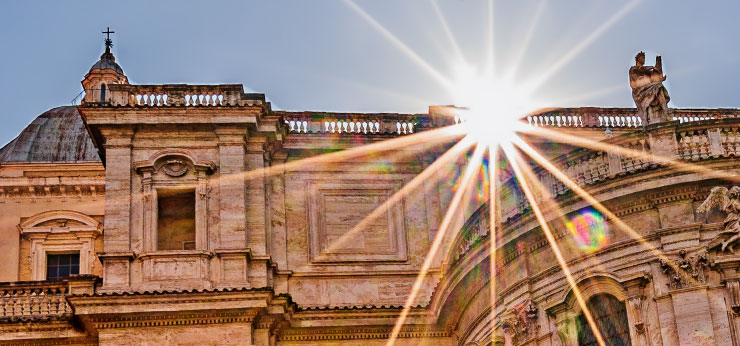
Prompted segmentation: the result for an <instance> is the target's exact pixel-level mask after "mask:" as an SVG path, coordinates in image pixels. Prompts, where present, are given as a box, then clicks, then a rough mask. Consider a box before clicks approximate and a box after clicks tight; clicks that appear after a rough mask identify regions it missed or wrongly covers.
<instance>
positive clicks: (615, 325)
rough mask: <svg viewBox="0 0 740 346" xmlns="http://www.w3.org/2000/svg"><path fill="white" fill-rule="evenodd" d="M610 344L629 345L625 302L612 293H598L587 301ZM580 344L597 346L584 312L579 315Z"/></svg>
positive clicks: (602, 333) (611, 345) (601, 331)
mask: <svg viewBox="0 0 740 346" xmlns="http://www.w3.org/2000/svg"><path fill="white" fill-rule="evenodd" d="M586 306H587V307H588V309H589V311H591V315H592V316H593V318H594V322H596V326H597V327H598V328H599V332H600V333H601V337H602V338H604V342H605V343H606V344H607V345H608V346H629V345H631V343H630V332H629V323H628V322H627V310H626V309H625V306H624V303H622V302H620V301H619V300H618V299H617V298H615V297H614V296H612V295H610V294H597V295H595V296H593V297H591V299H589V300H588V303H586ZM577 325H578V345H579V346H596V345H598V343H597V342H596V337H595V336H594V334H593V332H592V331H591V327H590V326H589V325H588V321H586V318H585V317H584V316H583V314H581V315H579V316H578V320H577Z"/></svg>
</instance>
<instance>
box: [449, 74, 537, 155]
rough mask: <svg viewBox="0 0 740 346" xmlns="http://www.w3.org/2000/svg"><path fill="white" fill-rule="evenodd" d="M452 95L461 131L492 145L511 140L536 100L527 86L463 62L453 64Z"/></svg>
mask: <svg viewBox="0 0 740 346" xmlns="http://www.w3.org/2000/svg"><path fill="white" fill-rule="evenodd" d="M452 96H453V99H454V102H455V104H456V105H458V106H459V108H457V109H456V110H455V111H456V113H457V115H458V116H459V117H460V119H461V121H462V126H463V127H464V129H465V133H466V134H467V135H469V136H470V137H471V138H472V139H473V140H474V141H476V142H477V143H479V144H484V145H487V146H489V147H492V148H495V147H498V146H499V145H501V144H504V143H510V142H512V141H513V140H514V136H516V134H517V133H518V132H521V131H522V130H523V129H524V126H525V124H524V123H523V122H522V121H521V120H522V118H524V117H525V116H527V115H528V114H531V113H532V112H534V111H535V110H536V109H537V104H538V103H536V102H535V100H534V99H533V98H532V97H531V90H529V89H528V88H526V87H524V86H522V85H517V84H516V83H514V82H513V81H511V80H510V79H501V78H497V77H496V76H494V75H493V73H490V72H486V71H483V72H480V71H479V69H477V68H475V67H473V66H470V65H466V64H460V65H459V66H457V67H456V68H455V78H454V81H453V88H452Z"/></svg>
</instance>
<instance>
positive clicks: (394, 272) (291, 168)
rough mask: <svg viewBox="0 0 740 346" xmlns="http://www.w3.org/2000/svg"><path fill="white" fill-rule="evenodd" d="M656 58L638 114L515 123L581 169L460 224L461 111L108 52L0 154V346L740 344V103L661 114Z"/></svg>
mask: <svg viewBox="0 0 740 346" xmlns="http://www.w3.org/2000/svg"><path fill="white" fill-rule="evenodd" d="M660 65H661V64H660V62H658V63H656V66H644V56H643V57H642V63H640V61H639V56H638V61H637V64H636V66H634V67H633V69H631V70H630V83H631V85H632V87H633V90H634V92H633V96H634V97H635V100H636V102H637V106H638V107H637V108H636V109H635V108H568V109H555V110H548V111H546V112H544V113H541V114H536V115H530V116H528V117H526V119H524V120H523V121H524V122H525V123H527V124H528V125H530V126H531V127H533V128H536V129H538V130H539V131H542V133H549V134H550V135H549V137H548V136H546V135H542V136H535V135H532V136H530V137H528V138H527V140H528V142H529V143H531V144H532V146H533V147H535V148H536V149H537V151H538V152H539V153H541V155H542V156H543V157H544V158H546V159H547V161H548V162H550V163H551V164H552V166H553V167H556V168H558V169H559V171H560V172H562V174H563V175H565V176H566V177H567V178H568V179H563V177H562V176H559V175H558V174H557V173H555V172H553V171H552V170H549V169H547V167H543V165H540V164H537V162H535V160H533V159H531V158H530V159H529V161H530V163H531V165H530V167H531V169H530V170H528V171H529V172H530V177H531V178H530V180H531V181H532V182H533V183H536V184H537V185H538V187H539V188H540V190H539V192H537V193H535V194H534V196H532V195H531V193H529V194H528V193H527V191H525V190H526V189H523V188H522V187H521V184H520V181H519V180H520V179H521V178H518V177H517V175H516V174H514V173H515V172H513V171H512V170H511V169H510V168H506V167H505V165H502V168H501V171H500V174H499V175H497V176H496V178H495V180H496V181H495V184H496V193H495V196H494V197H495V198H494V200H495V201H496V203H494V204H493V206H494V207H493V208H494V210H493V211H491V210H490V209H491V204H490V203H488V200H489V198H485V196H483V197H481V196H477V195H476V192H475V191H473V192H471V193H468V194H465V193H463V194H461V196H463V198H464V200H465V201H466V202H465V203H462V204H463V205H464V207H461V208H458V209H456V211H455V212H454V213H447V210H448V208H450V206H451V205H452V206H453V207H454V206H456V205H457V204H456V200H455V199H456V198H455V192H456V182H458V181H459V180H460V179H461V175H463V172H462V168H461V167H464V164H460V163H464V162H465V160H467V159H468V158H469V156H465V155H464V154H463V155H461V156H460V157H456V158H454V159H449V158H446V157H445V155H446V154H445V153H447V152H449V151H450V150H454V149H455V143H456V142H457V141H459V139H460V137H459V135H455V134H450V133H451V132H443V131H437V130H439V129H444V128H449V127H454V126H456V124H458V123H459V122H460V119H459V118H457V117H456V116H455V108H454V107H435V106H432V107H430V108H429V112H428V113H426V114H388V113H365V114H357V113H326V112H309V111H305V112H304V111H277V110H272V109H271V106H270V103H269V102H267V101H266V99H265V96H264V95H263V94H258V93H246V92H244V90H243V87H242V86H241V85H231V84H229V85H186V84H161V85H133V84H130V83H129V82H128V78H127V76H126V75H125V73H124V70H123V69H122V68H121V67H120V65H119V64H118V63H117V62H116V59H115V57H114V56H113V54H112V53H111V52H110V47H109V46H107V48H106V51H105V53H103V55H102V56H101V57H100V60H99V61H97V62H96V63H95V64H94V65H93V66H92V68H91V69H90V70H89V72H88V73H87V74H86V75H85V76H84V78H83V80H82V85H83V88H84V91H85V94H84V98H83V99H82V100H81V102H80V104H79V105H72V106H62V107H58V108H54V109H51V110H49V111H47V112H45V113H43V114H41V115H40V116H38V117H37V118H36V119H35V120H34V121H33V122H32V123H31V124H29V125H28V126H27V127H26V128H25V129H24V130H23V131H22V132H21V134H20V135H19V136H18V137H16V138H15V139H13V140H12V141H11V142H10V143H8V144H7V145H5V146H4V147H3V148H2V149H0V234H1V235H2V240H1V241H0V252H1V253H2V259H3V261H2V265H0V281H1V283H0V344H14V345H15V344H17V345H21V344H22V345H37V344H44V345H47V344H48V345H265V346H267V345H270V346H273V345H386V344H388V343H389V339H392V343H393V344H396V345H461V346H483V345H506V346H514V345H552V346H555V345H573V346H575V345H598V344H605V345H656V346H658V345H660V346H670V345H727V346H730V345H739V344H740V319H739V317H738V313H740V276H738V269H739V268H740V255H735V254H734V246H735V242H736V241H737V238H738V237H735V235H738V234H740V224H738V218H740V217H738V214H740V188H733V184H734V183H735V182H734V181H735V179H736V177H737V176H738V169H739V168H740V165H739V164H738V161H737V159H736V157H737V156H738V155H740V111H738V110H735V109H673V108H668V107H667V102H668V101H669V98H668V94H667V91H666V90H665V88H664V87H663V86H662V81H663V80H664V79H665V76H663V75H662V66H660ZM435 131H437V132H435ZM425 133H427V134H429V135H428V136H426V137H424V136H425ZM420 138H427V139H428V138H433V139H434V140H433V141H426V140H420ZM558 138H559V139H558ZM563 138H565V139H563ZM581 142H582V143H581ZM444 160H447V161H444ZM437 162H443V163H444V164H438V163H437ZM419 176H422V177H424V179H422V180H423V181H421V183H419V184H409V183H411V182H412V181H414V179H415V178H417V177H419ZM483 180H485V179H483ZM488 183H489V184H490V183H494V182H488ZM481 184H482V185H485V184H483V183H481ZM585 196H590V199H589V198H587V197H585ZM530 201H538V202H542V203H543V206H544V205H546V204H547V203H545V202H547V201H549V202H555V203H554V205H555V206H556V207H551V208H546V207H543V209H542V210H539V208H533V205H532V203H531V202H530ZM551 204H552V203H551ZM535 209H537V210H535ZM535 211H538V212H535ZM371 216H372V217H371ZM543 221H544V222H543ZM492 224H493V226H494V227H493V228H494V229H495V230H496V231H495V236H492V234H491V229H492V227H491V225H492ZM440 225H444V227H440ZM442 228H444V229H442ZM492 244H495V247H494V248H492ZM556 249H557V250H556ZM432 250H433V251H432ZM430 252H431V255H430V256H429V257H428V254H429V253H430ZM557 252H559V253H561V257H562V258H559V257H558V255H557ZM561 259H562V260H563V261H564V263H565V265H566V267H567V270H564V269H563V267H562V266H561V265H560V264H559V261H560V260H561ZM420 273H422V274H424V275H423V276H421V278H420V276H419V275H420ZM412 292H413V294H412ZM410 297H411V298H410ZM584 307H587V309H588V311H589V312H590V314H589V313H587V312H584V309H583V308H584ZM399 319H402V321H403V323H397V322H398V321H399ZM594 326H595V327H596V329H597V330H598V331H599V332H598V333H594V331H593V329H594V328H593V327H594Z"/></svg>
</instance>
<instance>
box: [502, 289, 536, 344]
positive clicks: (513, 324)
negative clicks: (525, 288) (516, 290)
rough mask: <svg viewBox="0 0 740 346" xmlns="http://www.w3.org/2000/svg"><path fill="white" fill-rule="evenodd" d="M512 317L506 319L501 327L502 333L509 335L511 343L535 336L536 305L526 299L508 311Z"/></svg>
mask: <svg viewBox="0 0 740 346" xmlns="http://www.w3.org/2000/svg"><path fill="white" fill-rule="evenodd" d="M509 311H510V312H511V313H512V314H513V317H510V318H508V319H506V320H505V321H504V322H503V324H502V327H503V329H504V332H505V333H507V334H509V335H511V337H512V340H513V342H514V343H515V344H516V343H519V342H521V341H524V340H527V339H528V338H529V337H531V336H535V335H536V334H537V329H538V327H539V326H538V325H537V312H538V309H537V305H536V304H535V303H534V301H532V300H531V299H527V300H525V301H524V302H521V303H519V304H517V305H515V306H514V307H513V308H511V309H510V310H509Z"/></svg>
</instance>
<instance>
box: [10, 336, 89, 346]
mask: <svg viewBox="0 0 740 346" xmlns="http://www.w3.org/2000/svg"><path fill="white" fill-rule="evenodd" d="M2 344H3V345H13V346H21V345H23V346H34V345H45V346H46V345H74V346H98V338H97V337H95V336H81V337H71V338H39V339H32V340H2Z"/></svg>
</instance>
